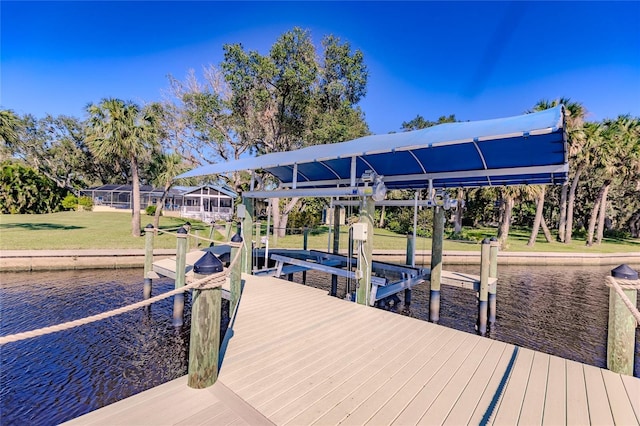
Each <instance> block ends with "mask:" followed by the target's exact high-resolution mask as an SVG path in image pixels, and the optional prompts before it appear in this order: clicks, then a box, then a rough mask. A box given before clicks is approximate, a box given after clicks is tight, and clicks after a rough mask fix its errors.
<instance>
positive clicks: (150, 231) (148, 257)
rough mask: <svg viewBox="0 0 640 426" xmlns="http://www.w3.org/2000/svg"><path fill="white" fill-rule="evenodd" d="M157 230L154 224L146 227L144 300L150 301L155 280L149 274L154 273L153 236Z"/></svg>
mask: <svg viewBox="0 0 640 426" xmlns="http://www.w3.org/2000/svg"><path fill="white" fill-rule="evenodd" d="M154 231H155V228H154V227H153V225H152V224H150V223H149V224H148V225H147V226H145V227H144V290H143V294H144V298H145V299H149V298H150V297H151V289H152V286H153V280H152V279H151V277H150V276H149V273H150V272H151V271H153V235H154Z"/></svg>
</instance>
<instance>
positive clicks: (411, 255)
mask: <svg viewBox="0 0 640 426" xmlns="http://www.w3.org/2000/svg"><path fill="white" fill-rule="evenodd" d="M415 249H416V239H415V237H414V235H413V234H407V256H406V259H405V263H406V264H407V265H411V266H416V263H415V262H416V261H415V259H416V258H415ZM404 306H405V308H408V307H409V306H411V289H410V288H405V289H404Z"/></svg>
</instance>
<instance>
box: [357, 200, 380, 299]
mask: <svg viewBox="0 0 640 426" xmlns="http://www.w3.org/2000/svg"><path fill="white" fill-rule="evenodd" d="M375 208H376V205H375V202H374V201H373V198H371V197H364V199H363V200H362V207H361V209H360V223H363V224H364V226H366V229H367V239H366V240H365V241H358V247H359V251H360V253H358V259H359V261H358V270H359V271H360V272H361V275H360V277H359V278H358V289H357V291H356V302H357V303H359V304H361V305H366V306H369V305H370V304H371V303H370V296H371V275H372V260H373V258H372V254H373V216H374V212H375Z"/></svg>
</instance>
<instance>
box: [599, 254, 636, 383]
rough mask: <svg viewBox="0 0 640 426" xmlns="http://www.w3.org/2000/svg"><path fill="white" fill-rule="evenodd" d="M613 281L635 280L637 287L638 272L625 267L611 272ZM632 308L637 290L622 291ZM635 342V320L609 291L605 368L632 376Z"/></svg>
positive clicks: (614, 294) (616, 296) (614, 291)
mask: <svg viewBox="0 0 640 426" xmlns="http://www.w3.org/2000/svg"><path fill="white" fill-rule="evenodd" d="M611 276H612V277H613V278H614V279H624V280H631V281H633V280H635V281H636V282H637V283H638V284H639V285H640V281H639V280H638V272H636V271H635V270H633V269H631V268H630V267H629V266H627V265H620V266H618V267H617V268H615V269H613V270H612V271H611ZM622 291H623V292H624V294H625V296H627V298H628V299H629V301H630V302H631V305H632V306H638V305H637V303H638V302H637V298H638V290H636V289H633V288H632V289H622ZM635 340H636V320H635V318H634V317H633V314H632V313H631V311H630V310H629V308H627V306H626V305H625V304H624V302H623V300H622V297H620V295H619V294H618V293H617V292H616V290H615V289H614V288H613V287H611V288H610V289H609V328H608V334H607V368H608V369H609V370H611V371H613V372H615V373H619V374H626V375H629V376H633V364H634V352H635Z"/></svg>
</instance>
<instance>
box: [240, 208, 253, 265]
mask: <svg viewBox="0 0 640 426" xmlns="http://www.w3.org/2000/svg"><path fill="white" fill-rule="evenodd" d="M242 204H243V205H244V206H245V209H244V210H245V211H244V217H243V218H242V239H243V241H244V246H242V254H241V257H242V272H244V273H245V274H250V273H251V267H252V265H253V245H252V241H253V235H251V234H252V230H253V217H252V215H253V198H247V197H243V198H242Z"/></svg>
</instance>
